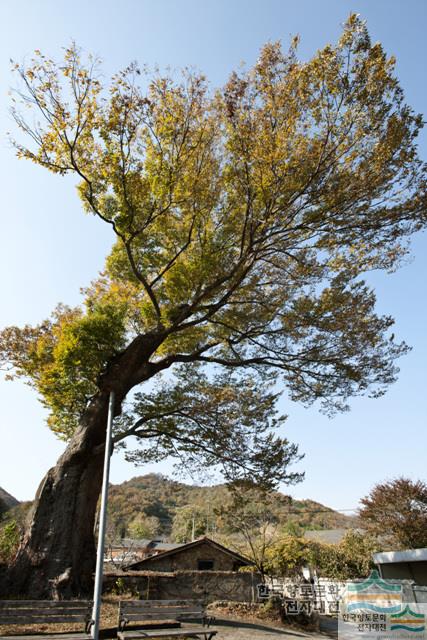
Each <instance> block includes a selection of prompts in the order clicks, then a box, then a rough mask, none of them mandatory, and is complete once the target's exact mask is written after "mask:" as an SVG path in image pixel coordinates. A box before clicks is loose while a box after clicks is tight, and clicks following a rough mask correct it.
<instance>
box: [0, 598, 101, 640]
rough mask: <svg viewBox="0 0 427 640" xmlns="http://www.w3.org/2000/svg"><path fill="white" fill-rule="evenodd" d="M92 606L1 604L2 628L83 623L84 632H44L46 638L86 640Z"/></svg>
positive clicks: (85, 603)
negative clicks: (5, 626)
mask: <svg viewBox="0 0 427 640" xmlns="http://www.w3.org/2000/svg"><path fill="white" fill-rule="evenodd" d="M91 618H92V603H91V602H88V601H87V600H0V625H20V626H27V625H32V624H38V625H41V624H51V623H52V624H54V623H58V622H61V623H64V622H68V623H75V622H78V623H80V622H83V623H84V624H83V625H82V626H83V631H82V632H80V633H79V632H78V631H72V632H70V633H61V632H58V631H56V632H52V633H50V632H49V631H47V632H46V633H44V632H43V637H49V638H50V639H55V640H60V639H63V640H64V639H65V640H70V639H76V640H86V639H87V638H90V637H91V636H90V628H91V626H92V624H93V623H92V620H91ZM28 637H30V634H24V635H20V636H18V635H13V636H0V640H3V639H4V638H8V640H11V638H13V640H21V639H23V638H28Z"/></svg>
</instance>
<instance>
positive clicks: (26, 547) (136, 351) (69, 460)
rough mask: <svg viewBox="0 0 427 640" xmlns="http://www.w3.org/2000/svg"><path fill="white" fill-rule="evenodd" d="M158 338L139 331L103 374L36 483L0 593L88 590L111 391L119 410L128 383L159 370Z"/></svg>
mask: <svg viewBox="0 0 427 640" xmlns="http://www.w3.org/2000/svg"><path fill="white" fill-rule="evenodd" d="M159 340H160V341H161V339H159V337H158V336H157V335H156V334H148V335H146V336H139V337H138V338H136V339H135V340H134V341H133V342H132V343H131V344H130V345H129V347H128V348H127V349H126V350H125V351H124V352H123V353H122V354H121V355H120V357H119V358H117V359H116V360H115V361H114V363H112V364H111V366H110V367H109V370H108V371H107V373H106V374H105V375H104V376H102V379H101V380H100V391H99V392H98V394H97V395H96V396H95V397H94V398H93V399H92V401H91V402H90V404H89V405H88V407H87V409H86V411H85V413H84V415H83V416H82V419H81V422H80V427H79V428H78V429H77V431H76V433H75V434H74V436H73V437H72V438H71V440H70V443H69V444H68V446H67V449H66V450H65V452H64V453H63V454H62V456H61V457H60V458H59V460H58V462H57V464H56V466H55V467H53V468H52V469H50V470H49V471H48V473H47V474H46V476H45V478H44V480H43V481H42V483H41V485H40V487H39V489H38V491H37V495H36V498H35V503H34V506H33V509H32V511H31V514H30V516H29V523H28V528H27V531H26V533H25V535H24V537H23V540H22V542H21V544H20V547H19V550H18V553H17V555H16V558H15V560H14V562H13V564H12V566H11V567H10V570H9V571H8V573H7V575H6V580H5V584H3V585H1V588H0V595H3V596H6V597H12V596H20V595H27V596H30V597H31V598H34V599H37V598H55V599H60V598H69V597H71V596H79V595H86V594H88V593H90V591H91V589H92V583H93V572H94V569H95V557H96V554H95V550H96V549H95V540H94V525H95V514H96V506H97V502H98V497H99V494H100V490H101V486H102V471H103V459H104V446H103V445H104V442H105V435H106V425H107V414H108V399H109V393H110V390H114V391H115V394H116V405H115V415H118V414H119V413H120V411H121V403H122V401H123V399H124V398H125V396H126V394H127V393H128V391H129V390H130V389H131V388H132V387H134V386H135V385H136V384H139V383H140V382H142V381H144V380H146V379H148V378H150V377H151V376H152V375H154V374H155V373H156V368H155V366H154V365H151V364H150V363H149V362H148V358H149V357H150V355H151V353H152V352H153V351H154V350H155V348H156V347H157V346H158V344H159Z"/></svg>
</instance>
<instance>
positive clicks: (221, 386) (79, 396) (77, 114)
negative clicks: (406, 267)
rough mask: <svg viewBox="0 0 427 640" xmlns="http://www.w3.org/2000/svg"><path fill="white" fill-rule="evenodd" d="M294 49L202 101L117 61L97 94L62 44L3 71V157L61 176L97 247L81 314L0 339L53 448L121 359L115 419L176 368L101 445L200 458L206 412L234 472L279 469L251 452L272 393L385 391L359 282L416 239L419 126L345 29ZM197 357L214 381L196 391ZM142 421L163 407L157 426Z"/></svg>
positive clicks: (395, 260)
mask: <svg viewBox="0 0 427 640" xmlns="http://www.w3.org/2000/svg"><path fill="white" fill-rule="evenodd" d="M297 46H298V41H297V39H294V41H293V42H292V43H291V46H290V48H289V50H288V51H283V50H282V48H281V46H280V44H279V43H270V44H267V45H266V46H265V47H264V48H263V49H262V50H261V53H260V56H259V59H258V61H257V62H256V64H255V65H254V67H253V68H252V69H249V70H247V71H242V72H240V73H233V74H232V75H231V76H230V78H229V80H228V82H227V83H226V85H225V86H224V87H223V88H221V89H218V90H216V91H212V90H211V89H210V87H209V85H208V82H207V80H206V79H205V77H204V76H203V75H202V74H200V73H197V72H193V71H189V70H185V71H183V72H182V75H181V76H179V77H178V76H177V75H174V74H171V75H162V74H160V73H158V72H154V73H150V72H148V71H146V70H145V69H140V68H139V67H138V65H137V64H136V63H132V64H131V65H129V67H127V68H126V69H125V70H123V71H122V72H119V73H118V74H117V75H115V76H114V77H113V78H112V80H111V82H110V84H109V85H108V84H106V85H105V86H103V81H102V76H101V74H100V71H99V69H100V67H99V62H98V61H97V60H96V59H93V58H90V57H89V58H88V60H86V61H85V60H84V59H83V57H82V54H81V52H80V51H79V49H78V47H77V46H75V45H73V46H71V47H70V48H68V49H67V50H66V51H65V56H64V60H63V61H61V62H55V61H53V60H51V59H49V58H47V57H45V56H44V55H43V54H42V53H41V52H39V51H36V52H35V54H34V57H33V58H32V59H31V61H30V63H29V64H28V65H20V64H16V65H15V69H16V72H17V73H18V74H19V77H20V82H21V85H20V88H19V89H18V90H17V92H16V93H15V97H14V100H15V105H14V108H13V115H14V117H15V121H16V123H17V124H18V127H19V128H20V129H21V131H22V132H23V133H24V134H26V142H25V141H24V142H22V141H15V146H16V149H17V153H18V155H19V156H20V157H23V158H27V159H30V160H32V161H33V162H35V163H37V164H39V165H41V166H43V167H46V168H47V169H48V170H50V171H52V172H54V173H57V174H59V175H64V174H68V173H71V174H74V175H75V176H76V177H77V179H78V187H77V188H78V193H79V196H80V198H81V201H82V203H83V206H84V208H85V210H86V211H87V212H88V213H89V214H92V215H95V216H97V217H98V218H100V219H101V220H102V221H103V222H104V223H106V224H108V225H110V226H111V229H112V231H113V232H114V234H115V243H114V246H113V247H112V250H111V253H110V254H109V255H108V256H107V258H106V263H105V268H104V271H103V272H102V274H101V275H100V276H99V277H98V278H97V279H96V280H95V281H94V282H93V283H92V284H91V285H90V286H89V287H88V288H87V289H86V290H85V291H84V303H83V304H82V306H81V307H78V308H73V309H72V308H68V307H66V306H62V305H61V306H59V307H58V308H57V309H56V310H55V311H54V312H53V314H52V315H51V317H50V318H49V319H48V320H46V321H45V322H42V323H41V324H39V325H38V326H36V327H30V326H26V327H24V328H17V327H9V328H7V329H5V330H3V332H2V333H1V337H0V355H1V359H2V361H3V363H4V364H5V366H7V367H10V371H9V375H10V376H18V377H23V378H24V379H25V380H26V381H27V382H28V383H29V384H30V385H32V386H33V387H34V388H35V389H36V390H37V391H38V393H39V394H40V396H41V399H42V402H43V403H44V404H45V406H46V407H47V408H48V409H49V419H48V422H49V426H50V427H51V428H52V429H53V430H54V431H55V432H56V433H57V434H58V435H59V436H60V437H63V438H65V439H68V438H70V437H71V436H72V434H73V433H74V432H75V430H76V428H77V427H78V425H79V424H80V422H81V417H82V415H83V414H84V412H85V410H86V409H87V407H88V406H89V405H90V402H91V399H93V398H94V397H95V396H96V394H97V392H98V391H99V390H100V389H106V388H113V387H114V380H115V379H116V378H115V376H116V374H117V372H118V371H119V370H122V369H123V368H124V367H126V368H127V372H128V375H127V379H126V384H124V383H123V389H121V392H120V394H119V397H118V404H119V408H118V409H117V412H120V405H121V403H122V401H123V400H124V398H125V396H126V394H127V393H128V392H129V390H130V389H131V388H133V387H135V386H137V385H139V384H140V383H142V382H144V381H146V380H147V379H149V378H151V377H152V376H154V375H157V374H158V373H160V372H161V371H164V370H166V369H169V368H171V367H172V368H173V371H176V367H175V365H181V368H180V369H178V373H177V377H176V378H174V379H173V380H172V381H170V382H168V383H167V384H169V387H168V388H167V389H166V387H162V386H161V385H160V387H159V388H158V389H157V391H154V392H152V393H151V392H150V393H148V392H147V394H145V395H144V396H140V397H137V398H136V402H135V404H134V407H133V410H132V408H131V409H130V414H131V416H133V418H132V419H134V421H135V420H136V421H137V422H136V424H138V425H139V426H138V427H136V426H133V427H131V426H130V422H129V420H130V418H129V415H128V416H127V417H126V416H124V417H123V421H122V422H123V423H124V424H122V425H121V426H120V428H121V429H122V431H121V432H120V431H119V432H118V433H117V434H116V441H119V440H120V439H121V436H123V438H124V437H125V436H126V435H135V434H136V435H138V436H139V437H140V438H141V441H143V436H144V435H145V434H147V433H151V431H150V430H151V429H152V431H153V434H154V436H155V437H156V438H157V442H158V447H157V448H156V450H157V451H158V452H159V455H162V452H163V453H164V452H166V451H168V452H169V453H170V452H171V451H172V445H171V439H170V437H169V438H168V434H169V436H170V435H171V433H172V432H173V433H174V434H175V437H176V438H178V436H179V437H181V438H184V439H183V440H182V442H181V451H184V450H185V447H186V446H187V445H188V446H189V440H188V438H190V440H191V431H192V430H194V432H197V433H198V434H200V432H201V433H202V434H203V437H205V438H206V443H207V445H206V446H207V449H206V452H205V453H206V455H207V458H206V460H209V456H210V455H211V454H212V455H213V454H214V453H215V452H218V451H219V448H218V447H220V446H221V443H219V442H218V435H215V430H216V426H217V425H218V416H216V417H215V416H214V415H213V407H214V406H217V407H221V406H222V405H223V404H224V403H225V404H227V403H228V406H229V409H230V411H231V416H232V417H231V419H230V420H229V421H228V422H227V420H225V419H223V418H224V416H222V418H221V419H222V423H221V424H224V425H225V426H224V428H225V432H226V434H227V435H228V436H229V437H230V440H229V442H231V443H232V444H231V445H230V446H231V447H232V448H233V452H234V453H233V455H234V454H236V455H237V454H238V451H239V450H240V451H241V450H242V446H243V444H242V443H243V442H244V438H243V436H242V430H244V429H243V428H244V427H248V429H249V432H250V434H251V435H250V436H249V441H248V442H250V443H252V444H253V445H254V446H253V456H254V457H253V458H252V460H251V463H252V467H253V468H255V469H256V468H257V464H258V462H259V461H260V459H258V458H257V456H258V453H257V451H258V449H259V448H260V451H261V454H260V455H261V458H262V451H264V452H266V451H267V450H270V451H274V452H275V454H276V453H277V456H278V457H277V459H276V460H275V461H274V460H273V467H274V468H275V470H276V471H277V472H278V469H279V467H280V464H283V462H284V461H285V459H286V455H287V453H286V452H284V450H283V444H284V443H283V442H280V441H279V440H273V439H271V438H272V436H271V435H265V437H264V439H263V440H262V431H263V430H264V434H267V432H268V431H269V428H270V427H271V426H273V425H272V423H271V419H270V418H267V415H266V408H267V405H268V406H269V408H270V409H271V408H272V402H271V400H272V395H268V394H269V393H270V394H272V393H273V392H272V386H271V385H273V384H274V383H275V382H277V381H278V380H279V381H280V384H281V385H282V386H285V387H287V389H288V390H289V393H290V397H291V398H292V399H293V400H297V401H301V402H303V403H305V404H310V403H312V402H314V401H317V400H319V401H320V402H321V404H322V406H323V408H324V409H325V410H326V411H330V412H333V411H336V410H343V409H346V408H347V401H348V399H349V398H350V397H351V396H353V395H359V394H366V393H370V394H371V395H373V396H378V395H380V394H382V393H383V392H384V391H385V389H386V387H387V385H388V384H390V383H391V382H393V381H394V380H395V377H396V374H397V368H396V365H395V360H396V358H397V357H398V356H400V355H402V354H403V353H405V351H406V349H407V347H406V346H405V345H404V344H396V343H395V342H394V340H393V336H389V334H388V330H389V329H390V327H391V325H392V322H393V321H392V319H391V318H390V317H388V316H386V317H379V316H378V315H376V313H375V309H374V306H375V295H374V293H373V292H372V290H371V289H370V288H369V287H368V286H367V284H366V283H365V282H364V281H363V280H362V279H361V277H360V276H361V275H362V274H363V273H364V272H366V271H369V270H372V269H386V270H393V269H395V268H396V267H397V266H398V265H399V263H400V261H401V260H402V258H403V257H404V256H405V254H406V253H407V250H408V249H407V244H406V243H407V237H408V236H409V235H410V234H411V233H413V232H414V231H417V230H419V229H421V228H422V227H423V226H424V225H425V222H426V167H425V165H424V164H423V163H422V162H421V160H420V159H419V158H418V156H417V147H416V138H417V135H418V133H419V131H420V128H421V127H422V118H421V116H420V115H417V114H415V113H414V112H413V111H412V109H411V108H410V107H408V106H407V105H406V104H405V101H404V97H403V93H402V90H401V88H400V86H399V83H398V81H397V79H396V77H395V75H394V60H393V58H388V57H387V56H386V54H385V52H384V50H383V48H382V47H381V45H380V44H378V43H375V44H372V43H371V41H370V38H369V35H368V31H367V28H366V25H365V24H364V23H363V21H361V19H360V18H358V17H357V16H356V15H351V16H350V17H349V19H348V21H347V22H346V24H345V25H344V28H343V32H342V35H341V37H340V39H339V41H338V43H337V44H336V45H327V46H325V47H324V48H323V49H322V50H320V51H318V52H317V53H316V54H315V55H314V56H313V57H312V58H311V59H310V60H308V61H306V62H303V61H300V60H299V59H298V57H297ZM23 106H25V107H28V110H29V112H30V113H31V112H33V113H34V120H31V116H30V117H27V116H26V113H27V109H25V110H24V109H23ZM141 345H142V346H141ZM137 346H138V348H139V347H140V350H139V351H138V354H137V355H135V354H136V347H137ZM194 364H196V365H197V367H196V368H194V369H193V368H192V366H193V365H194ZM209 364H212V365H219V366H222V367H225V368H226V369H227V370H228V371H231V373H227V374H226V375H225V376H224V375H223V374H218V376H219V377H216V378H215V377H214V374H212V373H211V372H208V373H207V372H206V371H204V365H209ZM182 367H183V368H182ZM120 368H122V369H120ZM249 369H250V371H249V372H248V370H249ZM233 372H234V373H233ZM215 375H216V374H215ZM183 376H184V379H183ZM189 376H192V380H191V385H193V388H194V389H195V392H194V397H193V396H192V394H191V393H190V392H189V389H190V387H189V386H188V381H189V378H188V377H189ZM221 376H222V377H221ZM227 376H228V377H227ZM233 376H234V378H233ZM277 376H279V378H277ZM186 377H187V378H186ZM232 378H233V384H234V386H235V387H236V385H237V386H238V385H239V384H241V385H242V387H241V388H242V392H241V393H240V397H239V398H238V397H237V396H238V395H239V394H238V392H237V393H236V392H231V391H230V389H231V387H232V385H231V384H230V380H231V379H232ZM259 381H260V382H259ZM258 384H260V385H261V386H260V387H258V388H263V389H264V391H265V393H266V394H267V395H264V397H265V398H266V399H265V401H263V400H262V399H261V396H260V394H258V397H257V400H260V401H261V405H262V406H263V408H261V409H260V413H257V411H258V410H256V409H255V405H254V404H251V402H252V400H248V404H249V405H250V406H252V408H253V411H252V413H251V415H245V414H244V410H243V407H244V406H245V402H246V400H247V399H248V398H253V399H255V397H256V394H257V385H258ZM174 385H175V386H174ZM263 385H264V386H263ZM233 393H234V394H235V397H234V399H233V398H231V397H230V394H231V395H233ZM182 394H184V395H182ZM243 396H244V397H243ZM183 399H185V402H188V403H189V406H188V407H187V410H186V411H182V410H181V411H180V412H179V409H180V407H181V409H182V404H183ZM237 400H239V403H238V405H237V404H236V402H237ZM243 400H244V402H243ZM233 403H234V404H233ZM263 403H264V404H263ZM237 406H238V408H237ZM147 407H148V409H147ZM153 408H154V410H155V411H162V410H163V408H165V411H166V413H165V415H164V416H163V417H162V420H161V425H160V426H157V427H156V429H154V428H152V425H153V413H152V410H153ZM134 414H135V415H134ZM190 414H191V415H190ZM196 414H197V415H201V416H202V418H201V419H198V420H199V421H197V419H196ZM237 414H238V415H237ZM203 415H204V416H205V417H206V420H205V418H203ZM238 417H239V419H238ZM204 420H205V421H204ZM215 420H216V422H215ZM239 420H240V423H239ZM184 423H185V428H184V427H180V426H179V425H182V424H184ZM254 427H256V428H254ZM251 428H252V431H251ZM180 429H182V431H180ZM144 430H145V432H144ZM184 430H185V433H186V435H184V433H183V432H184ZM200 430H201V431H200ZM154 432H155V433H154ZM185 438H187V440H185ZM260 438H261V439H260ZM269 438H270V439H269ZM178 440H179V438H178ZM186 443H187V445H186ZM175 444H176V442H175ZM246 444H247V443H246ZM162 447H163V449H162ZM280 447H282V453H281V454H280V453H279V450H280ZM288 453H289V450H288ZM293 453H294V454H295V453H296V452H295V451H293ZM280 455H281V458H280ZM258 467H260V464H259V465H258ZM294 479H295V478H294Z"/></svg>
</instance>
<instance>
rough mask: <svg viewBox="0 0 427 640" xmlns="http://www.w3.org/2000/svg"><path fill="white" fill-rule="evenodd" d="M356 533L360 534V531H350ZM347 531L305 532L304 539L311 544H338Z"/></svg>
mask: <svg viewBox="0 0 427 640" xmlns="http://www.w3.org/2000/svg"><path fill="white" fill-rule="evenodd" d="M352 530H353V531H356V532H357V533H362V529H352ZM348 531H349V529H319V530H318V531H314V530H313V531H310V530H309V531H305V533H304V538H307V539H308V540H312V541H313V542H323V543H324V544H339V543H340V542H341V540H342V539H343V538H344V536H345V534H346V533H347V532H348Z"/></svg>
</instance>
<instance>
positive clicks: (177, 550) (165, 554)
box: [126, 537, 253, 570]
mask: <svg viewBox="0 0 427 640" xmlns="http://www.w3.org/2000/svg"><path fill="white" fill-rule="evenodd" d="M206 543H208V544H209V545H210V546H211V547H213V548H214V549H216V550H217V551H221V552H222V553H226V554H227V555H229V556H231V557H232V558H233V559H234V560H236V561H238V562H241V563H242V565H246V566H248V565H251V564H253V562H252V561H251V560H249V559H248V558H245V557H244V556H241V555H240V554H239V553H236V552H235V551H231V549H227V547H224V546H223V545H222V544H220V543H219V542H215V540H211V539H210V538H206V537H204V538H199V540H195V541H194V542H188V543H187V544H180V545H175V548H174V549H170V550H169V551H161V552H160V553H157V554H156V555H154V556H149V557H148V558H144V559H143V560H139V561H138V562H133V563H131V564H128V565H127V567H126V568H127V569H134V570H138V569H139V568H142V569H143V568H144V564H148V563H150V564H151V563H152V562H157V561H160V560H163V558H168V557H171V556H174V555H176V554H178V553H181V551H186V550H187V549H193V548H197V547H199V546H201V545H202V544H206Z"/></svg>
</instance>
